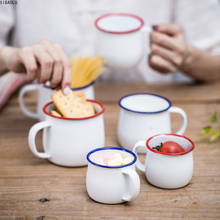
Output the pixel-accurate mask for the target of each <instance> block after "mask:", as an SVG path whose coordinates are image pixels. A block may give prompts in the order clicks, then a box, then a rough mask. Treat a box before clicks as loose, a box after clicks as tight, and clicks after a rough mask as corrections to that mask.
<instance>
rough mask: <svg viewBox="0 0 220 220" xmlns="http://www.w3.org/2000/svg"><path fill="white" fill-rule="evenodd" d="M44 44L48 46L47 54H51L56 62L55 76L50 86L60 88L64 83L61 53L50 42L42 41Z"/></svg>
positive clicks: (53, 75) (54, 67) (54, 66)
mask: <svg viewBox="0 0 220 220" xmlns="http://www.w3.org/2000/svg"><path fill="white" fill-rule="evenodd" d="M42 43H43V44H44V45H45V46H46V50H47V52H48V53H49V54H50V56H51V57H52V58H53V61H54V65H53V74H52V77H51V82H50V86H51V88H55V87H57V86H59V85H60V84H61V82H62V79H63V71H64V67H63V66H64V64H63V61H62V58H61V56H60V53H59V51H58V50H57V48H56V46H55V45H54V44H52V43H50V42H49V41H42Z"/></svg>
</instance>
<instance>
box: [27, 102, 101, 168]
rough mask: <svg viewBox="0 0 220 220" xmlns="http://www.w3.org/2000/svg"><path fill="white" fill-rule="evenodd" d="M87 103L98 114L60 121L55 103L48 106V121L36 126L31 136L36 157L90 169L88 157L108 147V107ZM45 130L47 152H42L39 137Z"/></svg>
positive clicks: (98, 103) (30, 144)
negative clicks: (106, 130) (38, 146)
mask: <svg viewBox="0 0 220 220" xmlns="http://www.w3.org/2000/svg"><path fill="white" fill-rule="evenodd" d="M87 101H88V102H91V103H92V104H93V106H94V108H95V112H96V113H95V115H93V116H89V117H84V118H65V117H57V116H54V115H52V114H51V113H50V111H51V110H52V109H54V104H53V103H52V102H50V103H48V104H46V105H45V106H44V108H43V112H44V114H45V120H44V121H42V122H38V123H37V124H35V125H33V126H32V127H31V129H30V131H29V135H28V142H29V147H30V150H31V151H32V153H33V154H34V155H35V156H36V157H39V158H43V159H48V160H49V161H51V162H52V163H55V164H57V165H61V166H68V167H76V166H84V165H87V159H86V155H87V153H88V152H89V151H91V150H92V149H94V148H96V147H98V146H104V144H105V131H104V120H103V113H104V106H103V105H102V104H101V103H100V102H98V101H95V100H89V99H88V100H87ZM42 129H43V148H44V152H38V151H37V147H36V144H35V137H36V135H37V133H38V132H39V131H40V130H42Z"/></svg>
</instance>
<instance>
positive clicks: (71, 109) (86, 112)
mask: <svg viewBox="0 0 220 220" xmlns="http://www.w3.org/2000/svg"><path fill="white" fill-rule="evenodd" d="M52 100H53V101H54V104H55V106H56V108H57V109H58V110H59V112H60V113H61V114H62V115H63V116H64V117H67V118H82V117H89V116H92V115H94V114H95V111H94V108H93V105H92V104H91V103H90V102H87V101H86V99H85V97H84V95H82V93H79V92H78V93H74V92H69V93H68V94H67V95H65V94H63V92H62V91H61V90H59V91H57V92H56V93H54V94H53V95H52Z"/></svg>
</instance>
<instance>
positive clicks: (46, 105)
mask: <svg viewBox="0 0 220 220" xmlns="http://www.w3.org/2000/svg"><path fill="white" fill-rule="evenodd" d="M86 101H88V102H92V103H95V104H98V105H99V106H100V107H101V109H102V110H101V111H100V112H98V113H96V114H94V115H92V116H88V117H81V118H67V117H63V116H62V117H58V116H55V115H52V114H51V113H50V112H48V111H47V110H46V109H47V107H48V106H49V105H51V104H53V103H54V102H53V101H52V102H48V103H47V104H45V105H44V107H43V112H44V113H45V114H46V115H48V116H50V117H53V118H57V119H64V120H85V119H90V118H95V117H97V116H99V115H101V114H103V113H104V111H105V106H104V105H103V104H102V103H101V102H99V101H96V100H92V99H86Z"/></svg>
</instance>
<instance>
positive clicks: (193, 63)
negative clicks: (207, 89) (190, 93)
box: [179, 45, 220, 82]
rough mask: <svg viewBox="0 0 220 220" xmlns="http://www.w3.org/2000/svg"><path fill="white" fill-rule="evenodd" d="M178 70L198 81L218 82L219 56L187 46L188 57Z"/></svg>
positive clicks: (219, 70) (219, 78)
mask: <svg viewBox="0 0 220 220" xmlns="http://www.w3.org/2000/svg"><path fill="white" fill-rule="evenodd" d="M179 69H180V71H181V72H183V73H185V74H187V75H189V76H191V77H193V78H195V79H197V80H199V81H206V82H208V81H215V80H220V55H212V54H210V53H209V52H207V51H204V50H201V49H198V48H196V47H193V46H192V45H188V56H187V57H186V59H185V61H184V63H183V64H182V65H181V66H180V68H179Z"/></svg>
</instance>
